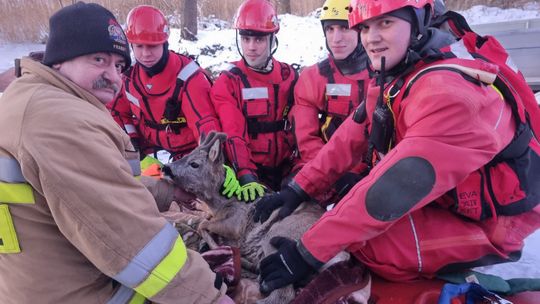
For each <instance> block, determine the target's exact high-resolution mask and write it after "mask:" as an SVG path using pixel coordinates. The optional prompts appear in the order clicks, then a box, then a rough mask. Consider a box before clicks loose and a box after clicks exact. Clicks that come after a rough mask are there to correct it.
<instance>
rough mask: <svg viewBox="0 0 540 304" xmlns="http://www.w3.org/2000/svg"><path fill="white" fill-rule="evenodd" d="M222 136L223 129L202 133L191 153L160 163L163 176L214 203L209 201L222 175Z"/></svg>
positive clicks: (220, 182)
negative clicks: (206, 134) (163, 163)
mask: <svg viewBox="0 0 540 304" xmlns="http://www.w3.org/2000/svg"><path fill="white" fill-rule="evenodd" d="M226 138H227V135H226V134H225V133H217V132H210V134H208V136H206V137H205V136H204V135H202V136H201V140H200V145H199V146H198V147H197V148H195V149H194V150H193V151H191V153H189V154H188V155H186V156H184V157H182V158H181V159H179V160H177V161H174V162H172V163H170V164H168V165H165V166H164V167H163V173H164V174H165V176H166V177H168V178H170V179H172V180H173V182H174V183H175V184H177V185H179V186H180V187H181V188H183V189H185V190H187V191H189V192H191V193H193V194H195V195H196V196H197V197H199V198H200V199H202V200H204V201H205V202H206V203H207V204H208V205H209V207H210V208H212V209H214V208H215V207H217V206H211V204H212V202H214V201H215V199H214V198H215V197H216V196H219V191H220V189H221V185H222V184H223V181H224V178H225V170H224V168H223V163H224V160H225V158H224V155H223V151H222V148H221V147H222V143H223V142H224V141H225V139H226Z"/></svg>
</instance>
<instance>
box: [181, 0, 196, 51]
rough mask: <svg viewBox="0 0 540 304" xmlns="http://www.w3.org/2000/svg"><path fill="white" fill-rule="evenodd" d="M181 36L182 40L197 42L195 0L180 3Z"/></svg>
mask: <svg viewBox="0 0 540 304" xmlns="http://www.w3.org/2000/svg"><path fill="white" fill-rule="evenodd" d="M180 23H181V24H180V25H181V27H182V29H181V34H180V36H181V37H182V38H183V39H186V40H189V41H196V40H197V0H184V1H182V19H181V22H180Z"/></svg>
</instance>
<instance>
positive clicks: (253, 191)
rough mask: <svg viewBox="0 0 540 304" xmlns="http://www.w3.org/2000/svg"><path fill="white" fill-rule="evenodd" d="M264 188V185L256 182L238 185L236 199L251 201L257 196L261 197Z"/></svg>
mask: <svg viewBox="0 0 540 304" xmlns="http://www.w3.org/2000/svg"><path fill="white" fill-rule="evenodd" d="M265 190H266V187H265V186H263V185H261V184H259V183H257V182H250V183H247V184H245V185H243V186H241V187H240V189H239V192H238V193H237V196H238V200H241V201H244V202H252V201H254V200H255V199H257V198H259V197H263V196H264V192H265Z"/></svg>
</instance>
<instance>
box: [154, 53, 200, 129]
mask: <svg viewBox="0 0 540 304" xmlns="http://www.w3.org/2000/svg"><path fill="white" fill-rule="evenodd" d="M199 71H200V67H199V65H198V64H197V62H195V60H191V61H190V62H189V63H188V64H186V65H185V66H184V67H182V69H181V70H180V72H178V75H177V76H176V84H175V86H174V91H173V94H172V96H171V98H169V99H168V100H167V104H166V105H165V110H164V112H163V117H165V118H166V119H167V120H169V121H175V120H177V119H178V116H179V115H180V108H181V100H180V98H179V97H180V94H181V92H182V90H183V89H184V87H185V84H186V83H187V82H188V81H189V80H190V79H191V77H192V76H193V75H195V74H196V73H197V72H199Z"/></svg>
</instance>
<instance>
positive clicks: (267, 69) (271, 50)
mask: <svg viewBox="0 0 540 304" xmlns="http://www.w3.org/2000/svg"><path fill="white" fill-rule="evenodd" d="M238 41H239V39H238V30H237V31H236V49H237V50H238V53H239V54H240V56H241V57H242V60H243V61H244V64H245V65H246V66H247V67H249V68H250V69H252V70H254V71H257V72H262V73H268V72H270V71H272V68H273V66H272V64H271V61H272V57H273V56H274V53H275V52H276V51H277V48H278V44H279V43H278V39H277V37H276V36H275V33H272V34H270V43H269V55H268V57H267V58H266V60H265V62H264V64H263V65H262V67H255V66H252V65H250V64H249V62H248V61H247V60H246V58H245V57H244V53H243V52H242V48H241V47H240V44H239V43H238ZM274 41H275V45H274Z"/></svg>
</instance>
